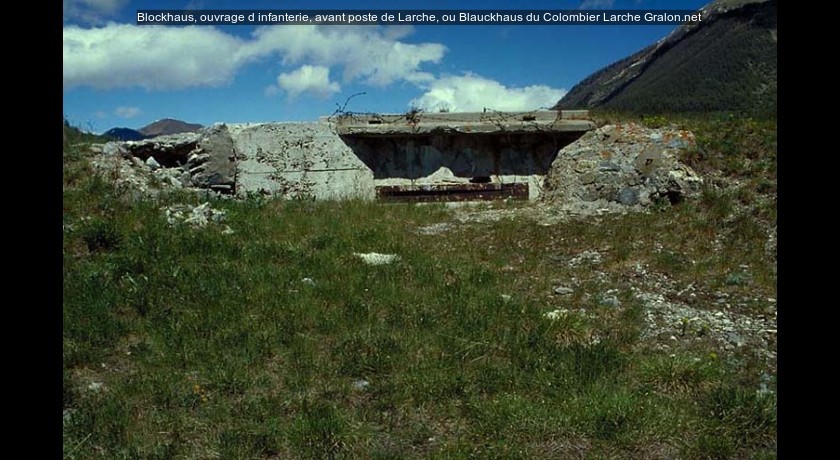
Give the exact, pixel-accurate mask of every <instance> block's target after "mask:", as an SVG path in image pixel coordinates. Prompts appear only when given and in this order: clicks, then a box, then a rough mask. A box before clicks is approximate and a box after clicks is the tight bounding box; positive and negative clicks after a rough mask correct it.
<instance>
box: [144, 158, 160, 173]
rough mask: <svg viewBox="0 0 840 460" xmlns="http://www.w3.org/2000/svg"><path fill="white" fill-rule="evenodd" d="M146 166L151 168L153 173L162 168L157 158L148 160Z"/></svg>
mask: <svg viewBox="0 0 840 460" xmlns="http://www.w3.org/2000/svg"><path fill="white" fill-rule="evenodd" d="M146 166H148V167H149V168H151V170H152V171H154V170H155V169H158V168H160V163H158V162H157V160H155V157H149V158H146Z"/></svg>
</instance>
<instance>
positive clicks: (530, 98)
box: [410, 74, 566, 112]
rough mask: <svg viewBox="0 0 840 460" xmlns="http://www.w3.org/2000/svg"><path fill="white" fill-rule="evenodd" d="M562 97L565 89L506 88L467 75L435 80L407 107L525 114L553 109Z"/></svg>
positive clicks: (475, 76)
mask: <svg viewBox="0 0 840 460" xmlns="http://www.w3.org/2000/svg"><path fill="white" fill-rule="evenodd" d="M565 94H566V90H565V89H556V88H551V87H548V86H545V85H532V86H525V87H522V88H514V87H507V86H505V85H502V84H501V83H499V82H497V81H495V80H491V79H488V78H484V77H481V76H479V75H474V74H466V75H461V76H448V77H443V78H440V79H437V80H434V81H433V82H431V83H430V84H429V85H428V88H427V91H426V92H425V93H424V94H423V95H422V96H420V97H418V98H416V99H413V100H412V101H411V103H410V105H411V106H414V107H417V108H420V109H423V110H425V111H427V112H438V111H441V110H448V111H450V112H473V111H482V110H484V109H485V108H487V109H492V110H502V111H528V110H536V109H539V108H543V107H550V106H553V105H554V104H555V103H556V102H557V101H558V100H560V98H562V97H563V96H564V95H565Z"/></svg>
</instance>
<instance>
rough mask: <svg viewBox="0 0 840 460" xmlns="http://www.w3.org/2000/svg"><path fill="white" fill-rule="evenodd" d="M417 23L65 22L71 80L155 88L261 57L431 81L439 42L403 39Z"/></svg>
mask: <svg viewBox="0 0 840 460" xmlns="http://www.w3.org/2000/svg"><path fill="white" fill-rule="evenodd" d="M411 31H412V29H411V28H405V27H403V28H398V27H377V26H283V27H262V28H258V29H256V30H255V31H254V33H253V35H252V37H251V38H250V39H243V38H239V37H236V36H233V35H230V34H227V33H225V32H222V31H220V30H218V29H216V28H214V27H207V26H201V27H198V26H188V27H166V26H136V25H132V24H114V23H109V24H107V25H106V26H103V27H98V28H89V29H85V28H81V27H78V26H66V27H64V87H65V88H72V87H75V86H91V87H94V88H100V89H110V88H117V87H138V86H139V87H142V88H146V89H148V90H160V89H178V88H186V87H193V86H220V85H224V84H228V83H230V82H231V81H232V80H233V77H234V76H235V74H236V72H237V71H238V70H239V69H240V68H241V67H242V66H244V65H245V64H247V63H248V62H251V61H253V60H256V59H265V58H270V57H274V56H276V57H279V58H280V61H281V62H282V63H283V64H284V65H287V66H298V65H312V66H321V67H328V68H329V67H333V66H338V67H341V68H342V76H343V79H344V80H345V81H352V80H361V81H363V82H364V83H367V84H370V85H375V86H384V85H388V84H391V83H393V82H397V81H409V82H415V83H418V82H425V81H431V80H432V79H433V77H432V75H431V74H429V73H427V72H424V71H422V70H421V69H420V68H421V67H422V66H423V65H424V64H427V63H437V62H439V61H440V60H441V59H442V57H443V55H444V53H445V52H446V47H444V46H443V45H441V44H439V43H419V44H411V43H404V42H401V41H399V38H402V37H404V36H405V35H406V34H408V33H410V32H411Z"/></svg>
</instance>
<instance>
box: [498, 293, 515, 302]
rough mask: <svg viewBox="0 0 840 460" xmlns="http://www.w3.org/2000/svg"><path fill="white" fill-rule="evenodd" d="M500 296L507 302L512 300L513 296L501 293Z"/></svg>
mask: <svg viewBox="0 0 840 460" xmlns="http://www.w3.org/2000/svg"><path fill="white" fill-rule="evenodd" d="M499 297H501V298H502V300H503V301H505V302H510V299H512V297H511V296H510V295H508V294H499Z"/></svg>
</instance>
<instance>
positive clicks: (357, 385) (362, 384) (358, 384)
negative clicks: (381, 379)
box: [353, 379, 370, 390]
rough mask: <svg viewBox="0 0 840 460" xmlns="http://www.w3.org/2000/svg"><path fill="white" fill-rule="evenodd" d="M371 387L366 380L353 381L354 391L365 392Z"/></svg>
mask: <svg viewBox="0 0 840 460" xmlns="http://www.w3.org/2000/svg"><path fill="white" fill-rule="evenodd" d="M369 386H370V382H368V381H367V380H364V379H359V380H354V381H353V389H354V390H364V389H365V388H367V387H369Z"/></svg>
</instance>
